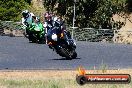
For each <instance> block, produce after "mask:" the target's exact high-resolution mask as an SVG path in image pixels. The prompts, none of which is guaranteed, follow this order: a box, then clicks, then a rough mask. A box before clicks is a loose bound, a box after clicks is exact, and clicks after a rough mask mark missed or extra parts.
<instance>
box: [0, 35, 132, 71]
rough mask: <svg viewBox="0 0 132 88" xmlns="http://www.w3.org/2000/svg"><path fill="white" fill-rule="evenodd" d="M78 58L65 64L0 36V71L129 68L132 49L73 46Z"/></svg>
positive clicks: (25, 43) (50, 54)
mask: <svg viewBox="0 0 132 88" xmlns="http://www.w3.org/2000/svg"><path fill="white" fill-rule="evenodd" d="M76 43H77V49H76V50H77V53H78V58H76V59H73V60H65V58H62V57H60V56H59V55H58V54H56V52H54V51H53V50H51V49H49V48H48V46H47V45H45V44H35V43H29V42H28V40H27V39H26V38H23V37H8V36H0V69H1V70H3V69H9V70H12V69H16V70H26V69H27V70H29V69H76V68H77V67H78V66H80V65H81V66H83V67H84V68H85V69H94V68H95V69H101V68H102V66H106V67H107V69H121V68H132V45H125V44H109V43H92V42H91V43H90V42H76Z"/></svg>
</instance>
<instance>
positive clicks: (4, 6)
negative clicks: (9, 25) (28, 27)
mask: <svg viewBox="0 0 132 88" xmlns="http://www.w3.org/2000/svg"><path fill="white" fill-rule="evenodd" d="M26 5H27V4H26V3H25V1H24V0H3V1H0V20H3V21H5V20H12V21H16V20H20V14H21V11H22V10H23V9H24V8H25V7H26Z"/></svg>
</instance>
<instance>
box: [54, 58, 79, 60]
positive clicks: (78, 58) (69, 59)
mask: <svg viewBox="0 0 132 88" xmlns="http://www.w3.org/2000/svg"><path fill="white" fill-rule="evenodd" d="M74 59H81V58H74ZM74 59H66V58H58V59H52V60H74Z"/></svg>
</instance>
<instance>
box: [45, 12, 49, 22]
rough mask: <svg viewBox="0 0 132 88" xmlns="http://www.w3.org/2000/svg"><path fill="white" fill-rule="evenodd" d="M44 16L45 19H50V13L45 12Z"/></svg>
mask: <svg viewBox="0 0 132 88" xmlns="http://www.w3.org/2000/svg"><path fill="white" fill-rule="evenodd" d="M44 18H45V20H46V21H50V20H51V14H50V13H49V12H46V13H45V14H44Z"/></svg>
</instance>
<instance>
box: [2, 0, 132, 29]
mask: <svg viewBox="0 0 132 88" xmlns="http://www.w3.org/2000/svg"><path fill="white" fill-rule="evenodd" d="M31 1H32V0H1V1H0V20H2V21H4V20H11V21H18V20H20V18H21V12H22V10H24V9H25V8H28V6H30V5H31ZM74 1H75V0H43V5H44V7H45V8H46V10H47V11H52V12H57V14H59V15H62V16H63V17H64V18H65V21H66V23H67V24H68V25H69V26H72V20H73V5H74V3H75V5H76V20H75V26H78V27H94V28H99V27H102V28H112V27H121V26H120V25H123V23H122V22H115V21H114V20H112V16H113V15H114V14H120V13H127V14H129V13H130V12H132V0H76V2H74Z"/></svg>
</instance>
